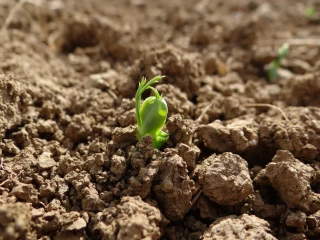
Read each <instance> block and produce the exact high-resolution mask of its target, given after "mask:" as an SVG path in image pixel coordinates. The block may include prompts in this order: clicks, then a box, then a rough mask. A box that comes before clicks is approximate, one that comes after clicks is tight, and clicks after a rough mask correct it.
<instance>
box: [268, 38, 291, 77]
mask: <svg viewBox="0 0 320 240" xmlns="http://www.w3.org/2000/svg"><path fill="white" fill-rule="evenodd" d="M289 48H290V45H289V44H288V43H284V44H283V45H282V46H281V47H280V48H279V49H278V55H277V57H276V58H275V59H274V60H273V61H272V62H271V63H270V64H269V65H268V67H267V73H268V80H269V82H271V81H273V80H275V79H276V78H277V77H278V69H279V67H280V64H281V60H282V59H283V58H284V57H285V56H287V54H288V52H289Z"/></svg>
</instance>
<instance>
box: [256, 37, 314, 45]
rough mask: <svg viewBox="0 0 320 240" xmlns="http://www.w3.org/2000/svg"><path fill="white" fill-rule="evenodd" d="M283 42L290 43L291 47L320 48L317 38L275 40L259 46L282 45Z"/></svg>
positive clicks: (263, 42)
mask: <svg viewBox="0 0 320 240" xmlns="http://www.w3.org/2000/svg"><path fill="white" fill-rule="evenodd" d="M283 42H286V43H289V44H290V45H291V46H320V39H316V38H308V39H303V38H291V39H275V40H266V41H262V42H261V43H259V44H258V45H280V44H282V43H283Z"/></svg>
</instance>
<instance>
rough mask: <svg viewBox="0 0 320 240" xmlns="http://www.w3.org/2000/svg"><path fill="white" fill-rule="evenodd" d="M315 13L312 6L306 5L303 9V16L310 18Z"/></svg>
mask: <svg viewBox="0 0 320 240" xmlns="http://www.w3.org/2000/svg"><path fill="white" fill-rule="evenodd" d="M315 14H316V9H315V8H314V7H313V6H310V7H306V9H305V10H304V16H305V17H308V18H311V17H313V16H314V15H315Z"/></svg>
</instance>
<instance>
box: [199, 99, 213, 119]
mask: <svg viewBox="0 0 320 240" xmlns="http://www.w3.org/2000/svg"><path fill="white" fill-rule="evenodd" d="M212 105H213V100H212V101H211V102H210V103H209V105H208V106H207V107H206V108H205V109H204V110H203V112H202V113H201V114H200V116H199V117H198V118H197V119H196V120H195V122H198V123H200V122H201V120H202V118H203V116H204V115H205V114H206V112H208V110H209V109H210V108H211V107H212Z"/></svg>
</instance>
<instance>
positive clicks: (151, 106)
mask: <svg viewBox="0 0 320 240" xmlns="http://www.w3.org/2000/svg"><path fill="white" fill-rule="evenodd" d="M163 77H164V76H156V77H154V78H153V79H151V80H150V81H149V82H147V80H146V78H142V80H141V82H140V83H139V87H138V90H137V92H136V96H135V100H136V118H137V123H138V140H139V141H140V140H141V138H142V137H143V136H146V135H151V136H152V139H153V142H152V145H153V146H154V147H155V148H158V149H159V148H161V147H162V146H163V145H164V144H165V143H166V142H167V140H168V138H169V135H168V134H167V133H165V132H164V131H162V128H163V126H164V124H165V123H166V120H167V115H168V106H167V103H166V101H165V100H164V98H163V97H162V96H161V95H160V94H159V93H158V91H157V90H156V89H155V88H153V87H151V85H152V84H153V83H156V82H158V81H159V80H160V79H162V78H163ZM147 89H151V90H152V91H153V93H154V95H155V96H151V97H148V98H147V99H146V100H145V101H144V102H143V103H142V104H140V102H141V95H142V94H143V92H144V91H145V90H147Z"/></svg>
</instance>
